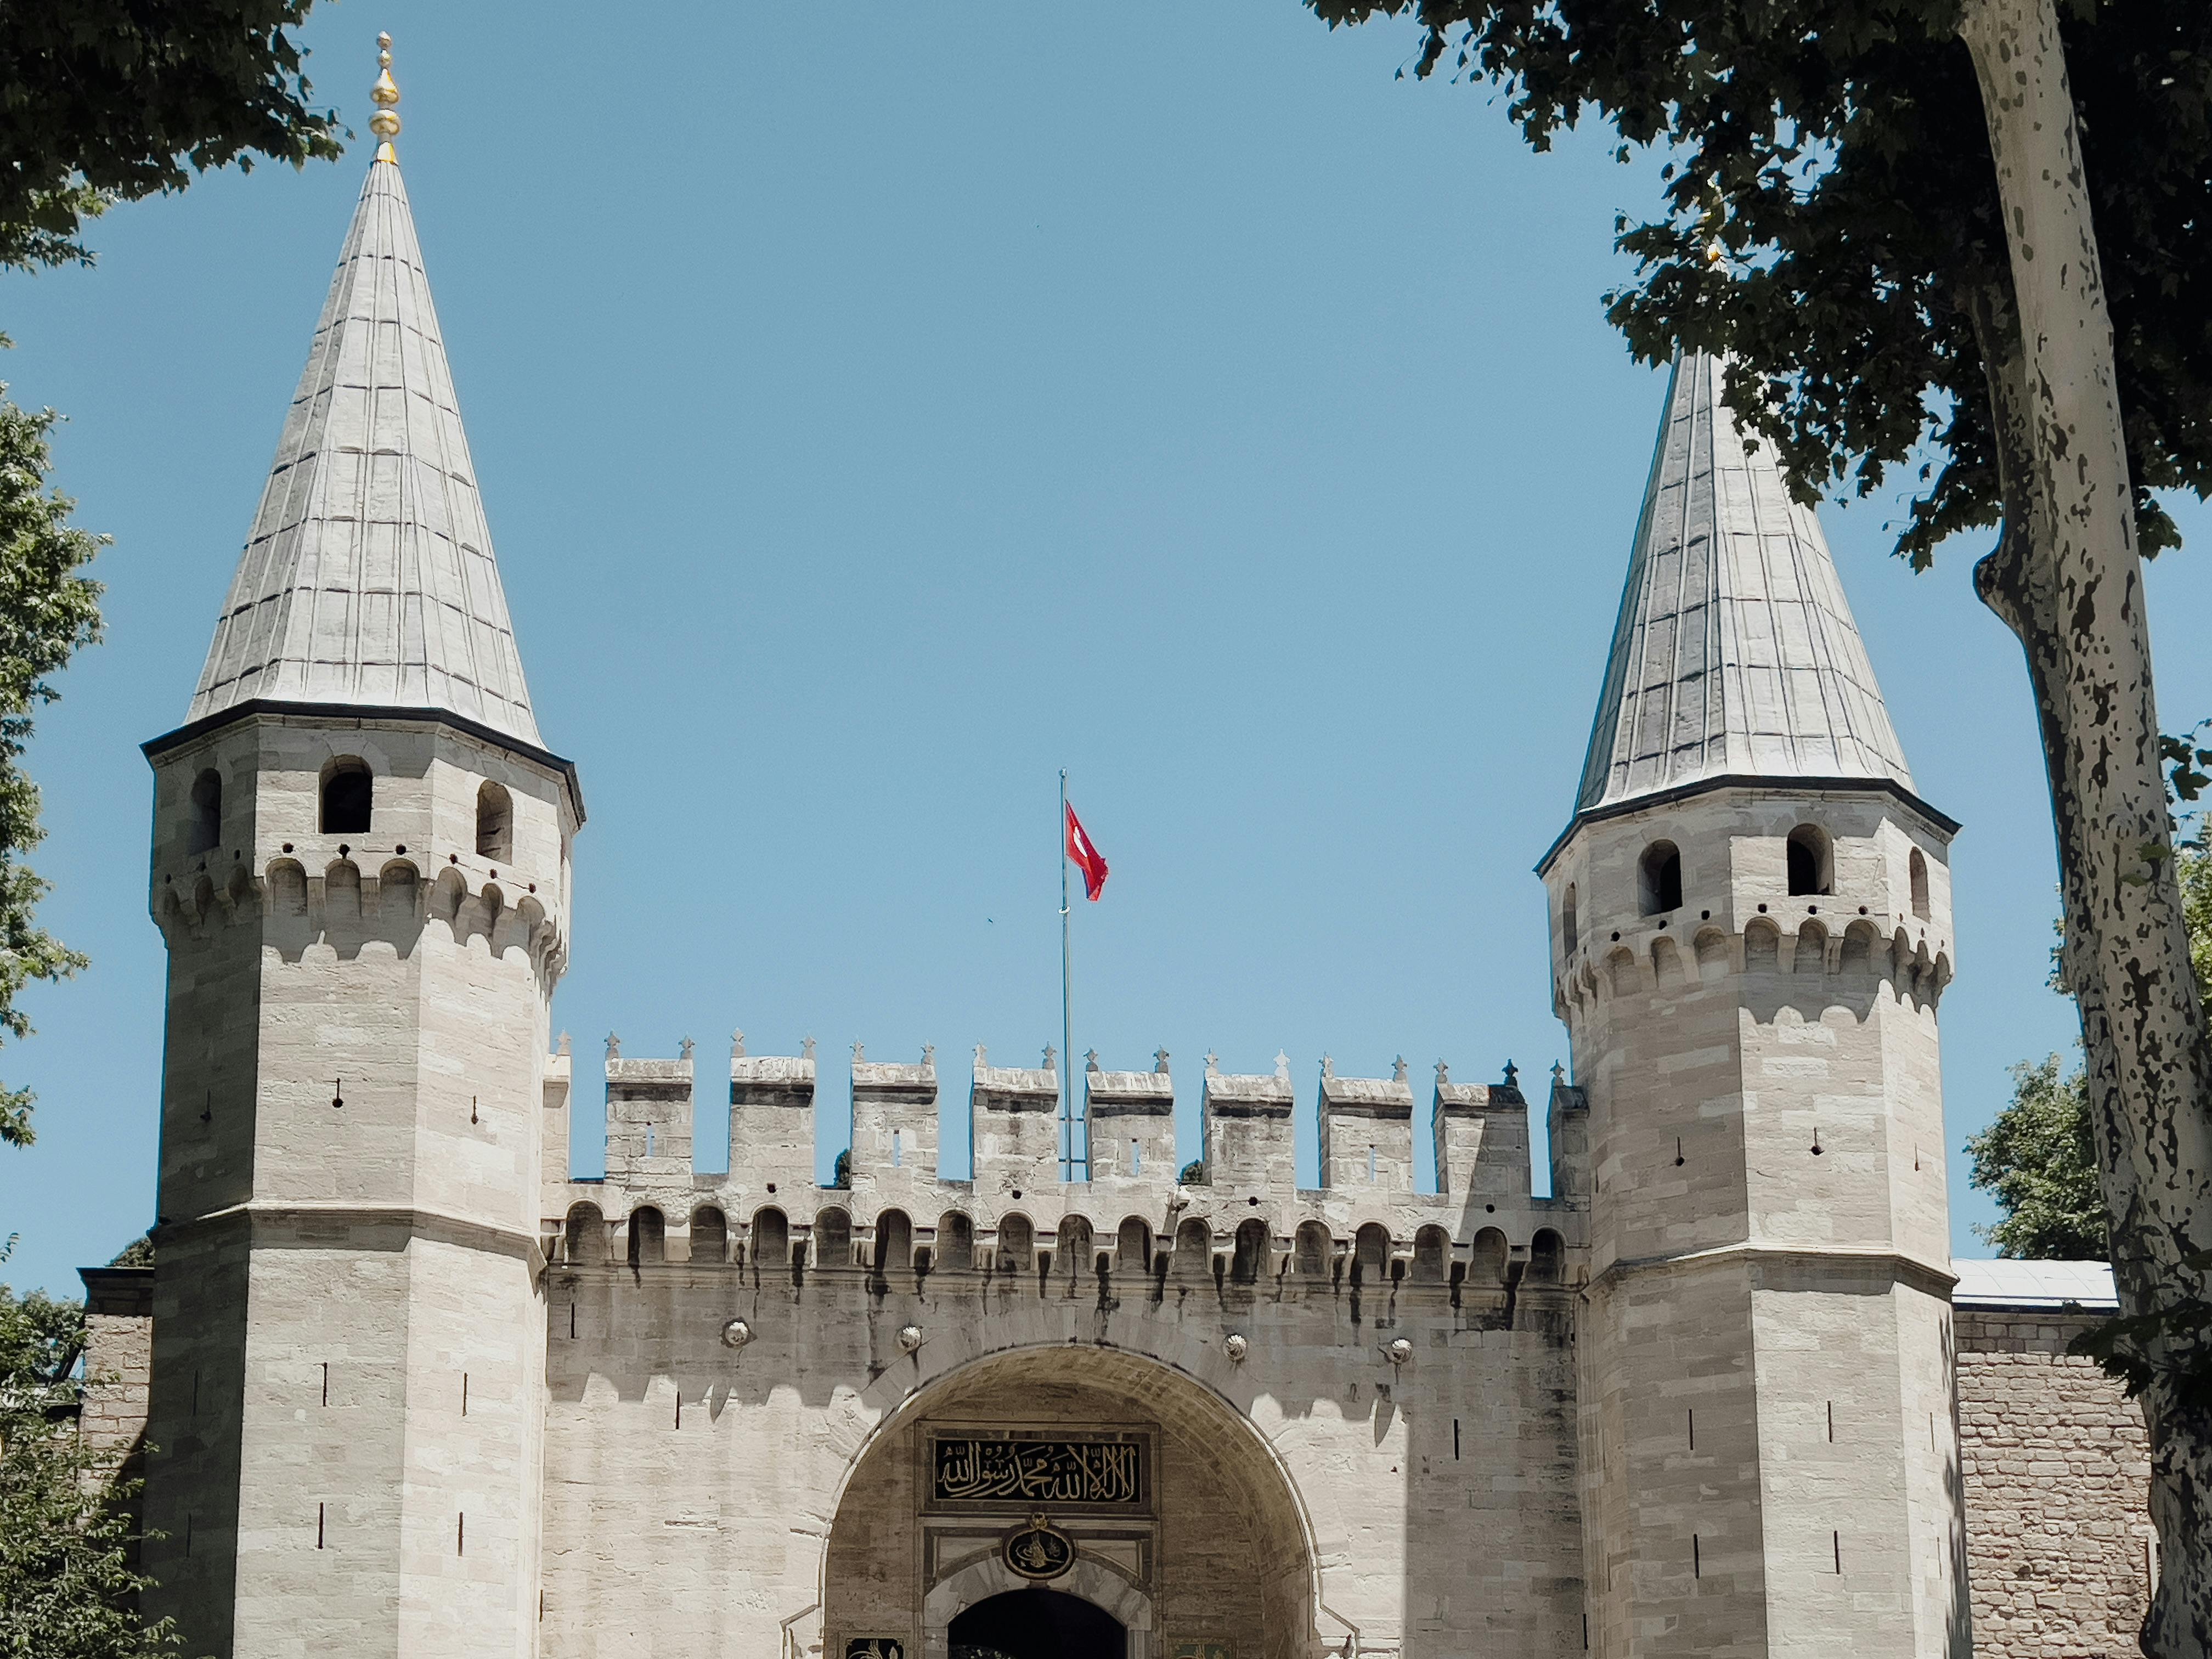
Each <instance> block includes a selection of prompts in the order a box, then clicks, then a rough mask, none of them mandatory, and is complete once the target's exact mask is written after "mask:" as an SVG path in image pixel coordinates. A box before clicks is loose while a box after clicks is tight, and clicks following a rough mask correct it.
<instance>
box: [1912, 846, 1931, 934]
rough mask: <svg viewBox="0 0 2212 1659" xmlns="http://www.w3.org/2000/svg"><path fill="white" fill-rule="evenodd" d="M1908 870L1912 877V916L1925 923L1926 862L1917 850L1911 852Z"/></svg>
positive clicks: (1926, 899)
mask: <svg viewBox="0 0 2212 1659" xmlns="http://www.w3.org/2000/svg"><path fill="white" fill-rule="evenodd" d="M1910 868H1911V876H1912V914H1913V915H1916V916H1917V917H1919V918H1920V920H1921V921H1927V920H1928V860H1926V859H1924V858H1923V857H1922V856H1921V855H1920V853H1919V851H1918V849H1917V848H1915V849H1914V851H1913V854H1912V863H1911V866H1910Z"/></svg>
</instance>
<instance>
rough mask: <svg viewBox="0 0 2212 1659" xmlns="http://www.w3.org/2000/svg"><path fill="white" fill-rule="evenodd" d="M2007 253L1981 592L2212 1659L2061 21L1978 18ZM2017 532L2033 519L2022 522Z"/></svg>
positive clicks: (2142, 663) (2170, 1157) (2122, 575)
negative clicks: (2008, 691) (2027, 715)
mask: <svg viewBox="0 0 2212 1659" xmlns="http://www.w3.org/2000/svg"><path fill="white" fill-rule="evenodd" d="M1960 35H1961V36H1962V38H1963V39H1964V40H1965V41H1966V46H1967V48H1968V50H1969V51H1970V52H1972V56H1973V60H1974V67H1975V70H1976V72H1977V74H1978V76H1979V78H1980V82H1981V88H1982V102H1983V108H1984V114H1985V115H1986V118H1987V120H1988V125H1989V133H1990V150H1991V153H1992V154H1993V155H1994V157H1995V159H1996V172H1997V184H1998V191H1999V197H2000V199H2001V201H2002V204H2003V210H2004V216H2005V229H2006V234H2007V237H2008V242H2009V245H2010V252H2011V259H2012V276H2013V293H2012V295H2011V296H2009V297H2010V299H2011V300H2012V301H2013V302H2014V304H2015V306H2016V307H2017V308H2016V311H2015V312H2014V313H2012V315H2011V316H2010V317H2007V316H2006V315H2005V314H2004V313H2003V304H2002V300H1986V299H1985V301H1984V303H1983V305H1982V306H1981V307H1980V308H1979V309H1978V312H1977V325H1978V328H1979V329H1980V331H1982V332H1983V334H1984V347H1985V349H1986V350H1987V351H1988V354H1989V355H1988V361H1989V373H1990V392H1991V403H1992V409H1993V412H1994V413H1995V415H1996V427H1997V435H1998V446H1999V453H2000V456H2001V459H2002V470H2003V471H2004V473H2005V475H2006V476H2005V479H2004V499H2005V508H2006V518H2005V530H2004V534H2003V538H2002V540H2001V542H2000V544H1999V545H1998V548H1997V550H1996V552H1995V553H1994V554H1992V555H1991V556H1990V558H1989V559H1988V560H1986V561H1984V565H1983V567H1982V568H1981V570H1980V571H1979V572H1978V581H1979V585H1980V587H1981V591H1982V592H1983V595H1984V598H1985V599H1988V600H1989V602H1990V605H1991V607H1992V609H1994V610H1995V611H1996V612H1997V613H1998V615H2000V616H2001V617H2003V618H2004V620H2005V622H2006V623H2007V624H2008V625H2009V626H2010V627H2011V628H2012V629H2013V630H2014V631H2015V633H2016V634H2017V635H2019V636H2020V640H2021V645H2022V646H2023V647H2025V649H2026V652H2027V664H2028V673H2029V677H2030V678H2031V680H2032V681H2033V684H2034V688H2035V693H2036V699H2037V705H2038V714H2039V718H2040V720H2041V724H2042V732H2043V739H2044V750H2045V762H2046V764H2047V767H2048V769H2049V772H2050V778H2051V805H2052V811H2053V817H2054V821H2055V823H2056V826H2057V836H2058V854H2059V861H2060V866H2061V869H2062V872H2063V877H2064V889H2065V902H2066V942H2065V946H2064V949H2063V953H2062V957H2061V969H2062V971H2063V975H2064V977H2065V980H2066V982H2067V986H2068V988H2069V990H2071V991H2072V992H2073V993H2074V995H2075V998H2076V999H2077V1000H2079V1002H2080V1004H2081V1032H2082V1044H2083V1048H2084V1051H2085V1054H2086V1055H2087V1072H2088V1079H2089V1092H2090V1098H2091V1100H2092V1102H2093V1105H2094V1108H2095V1109H2096V1112H2097V1117H2098V1129H2099V1154H2100V1156H2099V1163H2100V1169H2101V1172H2102V1176H2103V1180H2104V1189H2105V1200H2106V1208H2107V1210H2108V1212H2109V1214H2110V1220H2111V1225H2112V1267H2113V1272H2114V1276H2115V1278H2116V1279H2117V1281H2118V1288H2119V1295H2120V1304H2121V1310H2122V1314H2123V1317H2124V1319H2125V1320H2128V1321H2130V1322H2132V1323H2130V1324H2129V1325H2127V1326H2125V1327H2124V1330H2125V1331H2126V1333H2127V1334H2126V1337H2125V1340H2124V1341H2123V1343H2122V1345H2121V1352H2122V1354H2123V1356H2124V1357H2125V1358H2130V1359H2131V1360H2133V1361H2134V1362H2135V1369H2136V1377H2137V1378H2138V1380H2142V1381H2144V1382H2145V1383H2146V1386H2145V1387H2144V1389H2143V1390H2142V1396H2141V1399H2142V1407H2143V1414H2144V1418H2145V1419H2146V1421H2147V1423H2148V1428H2149V1431H2150V1443H2151V1457H2152V1470H2151V1492H2150V1508H2151V1519H2152V1522H2154V1524H2155V1525H2156V1527H2157V1528H2158V1531H2159V1538H2160V1565H2161V1569H2162V1571H2161V1575H2160V1588H2159V1593H2158V1595H2157V1596H2156V1598H2155V1599H2154V1601H2153V1604H2152V1607H2151V1613H2150V1617H2149V1619H2148V1620H2147V1621H2146V1623H2145V1625H2144V1627H2143V1635H2142V1644H2143V1648H2144V1650H2145V1651H2146V1652H2148V1653H2151V1654H2154V1655H2157V1656H2160V1659H2208V1656H2212V1370H2208V1364H2212V1359H2209V1358H2208V1353H2207V1348H2208V1345H2212V1332H2208V1331H2207V1330H2206V1329H2205V1328H2204V1327H2203V1325H2202V1323H2201V1322H2197V1323H2192V1316H2193V1315H2195V1314H2197V1313H2201V1312H2202V1311H2203V1308H2204V1297H2206V1294H2207V1282H2206V1281H2207V1278H2208V1275H2207V1273H2205V1271H2204V1270H2203V1267H2202V1266H2199V1265H2192V1261H2191V1258H2195V1259H2196V1261H2197V1262H2198V1263H2201V1262H2202V1261H2203V1260H2204V1259H2205V1258H2204V1253H2205V1252H2206V1251H2208V1250H2212V1048H2208V1046H2207V1040H2206V1031H2205V1025H2204V1017H2203V1006H2202V1004H2201V1003H2200V1002H2199V1000H2198V996H2197V982H2196V977H2195V975H2194V973H2193V972H2192V970H2191V966H2190V959H2189V939H2188V933H2187V930H2186V928H2185V926H2184V924H2183V920H2182V909H2181V896H2180V890H2179V885H2178V884H2177V882H2176V879H2175V873H2174V865H2173V847H2172V830H2171V827H2170V823H2169V820H2168V817H2167V811H2166V789H2165V777H2164V774H2163V770H2162V768H2161V765H2160V751H2159V744H2158V717H2157V712H2156V709H2155V707H2154V701H2153V696H2152V685H2151V663H2150V636H2149V632H2148V628H2147V626H2146V623H2145V617H2144V611H2143V592H2142V563H2141V561H2140V559H2139V557H2138V556H2137V553H2136V527H2135V513H2134V507H2133V501H2132V497H2131V495H2130V480H2129V473H2128V464H2127V453H2126V446H2125V439H2124V434H2123V431H2122V428H2121V425H2120V411H2119V404H2118V396H2117V394H2116V392H2115V389H2114V388H2115V377H2114V372H2113V363H2112V322H2111V319H2110V317H2109V315H2108V314H2107V313H2106V305H2105V292H2104V283H2103V277H2102V274H2101V272H2100V268H2099V265H2098V259H2097V246H2096V237H2095V233H2094V230H2093V228H2092V225H2091V222H2090V214H2089V197H2088V193H2087V190H2086V188H2085V187H2084V183H2083V179H2082V173H2081V145H2080V140H2079V135H2078V133H2077V131H2076V130H2075V118H2074V105H2073V99H2072V94H2071V93H2070V91H2069V88H2068V86H2067V82H2066V65H2065V59H2064V54H2063V50H2062V47H2061V46H2060V41H2059V34H2058V20H2057V11H2056V9H2055V5H2054V3H2053V0H1967V3H1966V12H1965V15H1964V18H1963V20H1962V21H1961V23H1960ZM2016 520H2024V521H2025V522H2018V521H2016Z"/></svg>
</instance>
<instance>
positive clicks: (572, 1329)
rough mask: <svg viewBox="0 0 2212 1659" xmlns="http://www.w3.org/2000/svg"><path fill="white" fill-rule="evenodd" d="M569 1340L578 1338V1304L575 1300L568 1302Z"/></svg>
mask: <svg viewBox="0 0 2212 1659" xmlns="http://www.w3.org/2000/svg"><path fill="white" fill-rule="evenodd" d="M568 1340H570V1341H571V1342H573V1341H574V1340H576V1304H574V1303H573V1302H571V1303H570V1304H568Z"/></svg>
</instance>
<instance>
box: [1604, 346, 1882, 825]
mask: <svg viewBox="0 0 2212 1659" xmlns="http://www.w3.org/2000/svg"><path fill="white" fill-rule="evenodd" d="M1732 775H1777V776H1795V777H1822V778H1862V777H1863V778H1867V779H1870V780H1889V781H1894V782H1896V783H1898V784H1900V785H1902V786H1904V787H1905V788H1907V789H1910V788H1911V786H1912V778H1911V773H1910V772H1909V771H1907V769H1906V768H1905V751H1904V750H1903V749H1902V748H1901V747H1900V746H1899V743H1898V741H1897V733H1896V732H1894V731H1893V729H1892V728H1891V726H1890V723H1889V713H1888V710H1887V709H1886V708H1884V707H1883V706H1882V700H1881V689H1880V688H1879V687H1878V686H1877V685H1876V684H1875V678H1874V669H1873V667H1872V665H1870V664H1869V662H1868V660H1867V653H1866V646H1865V644H1864V642H1863V641H1862V640H1861V639H1860V638H1859V630H1858V624H1857V623H1855V622H1854V621H1852V619H1851V611H1850V605H1849V604H1847V603H1846V602H1845V600H1844V591H1843V586H1842V584H1841V583H1840V582H1839V581H1838V579H1837V575H1836V566H1835V561H1834V559H1833V558H1832V556H1830V554H1829V552H1828V544H1827V543H1826V540H1825V539H1823V538H1822V537H1821V534H1820V522H1819V520H1816V519H1815V518H1814V515H1813V513H1812V512H1811V511H1810V510H1809V509H1808V508H1806V507H1801V506H1799V505H1798V504H1797V503H1796V501H1792V500H1791V499H1790V491H1789V488H1788V485H1787V484H1786V483H1784V479H1783V476H1782V471H1781V469H1780V467H1779V466H1778V465H1777V463H1776V459H1775V456H1774V453H1773V448H1772V446H1771V445H1766V446H1763V447H1760V448H1759V449H1757V450H1755V451H1754V450H1753V449H1752V448H1750V447H1747V444H1746V442H1745V440H1744V438H1743V436H1742V435H1741V433H1739V432H1738V431H1737V429H1736V426H1735V420H1734V419H1733V418H1732V416H1730V415H1729V410H1728V406H1727V404H1725V403H1724V402H1723V400H1722V395H1721V363H1720V360H1719V359H1717V358H1716V357H1712V356H1707V355H1705V354H1704V353H1701V352H1693V353H1690V354H1687V355H1685V356H1680V357H1677V358H1676V360H1675V362H1674V378H1673V380H1672V381H1671V382H1670V384H1669V385H1668V390H1667V414H1666V418H1665V420H1664V422H1662V425H1661V427H1660V430H1659V447H1658V453H1656V456H1655V457H1654V458H1653V460H1652V464H1651V477H1650V483H1649V484H1648V486H1647V487H1646V489H1645V491H1644V513H1643V516H1642V518H1641V520H1639V521H1638V525H1637V527H1636V544H1635V548H1634V550H1633V553H1632V556H1631V559H1630V561H1629V567H1628V586H1627V590H1626V592H1624V593H1623V594H1622V596H1621V602H1620V621H1619V622H1618V623H1616V624H1615V626H1614V629H1613V654H1612V659H1611V660H1610V661H1609V662H1608V664H1607V668H1606V677H1605V690H1604V692H1603V693H1602V695H1601V696H1600V697H1599V699H1598V708H1597V720H1596V722H1595V726H1593V728H1592V730H1591V732H1590V745H1589V757H1588V758H1587V760H1585V762H1584V763H1583V781H1582V788H1581V791H1580V793H1579V794H1578V795H1577V799H1576V803H1575V805H1576V810H1577V811H1590V810H1591V809H1593V808H1596V807H1601V806H1609V805H1613V804H1615V803H1617V802H1621V801H1626V800H1632V799H1636V798H1638V797H1640V796H1644V795H1650V794H1656V793H1660V792H1662V791H1663V790H1668V789H1673V788H1678V787H1681V786H1683V785H1685V784H1692V783H1697V782H1699V781H1702V780H1704V779H1707V778H1716V777H1726V776H1732Z"/></svg>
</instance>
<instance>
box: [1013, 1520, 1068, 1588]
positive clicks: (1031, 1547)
mask: <svg viewBox="0 0 2212 1659" xmlns="http://www.w3.org/2000/svg"><path fill="white" fill-rule="evenodd" d="M1006 1565H1007V1566H1008V1567H1009V1568H1011V1569H1012V1571H1015V1572H1018V1573H1019V1574H1020V1575H1021V1576H1022V1577H1024V1578H1033V1579H1045V1578H1057V1577H1060V1574H1062V1573H1063V1572H1066V1571H1067V1570H1068V1569H1069V1568H1070V1567H1072V1566H1073V1565H1075V1541H1074V1540H1073V1539H1072V1538H1070V1537H1069V1536H1068V1535H1067V1534H1066V1533H1064V1532H1062V1531H1061V1530H1060V1528H1057V1527H1055V1526H1054V1525H1053V1524H1052V1522H1049V1521H1048V1520H1046V1519H1045V1518H1044V1516H1042V1515H1033V1516H1030V1523H1029V1525H1027V1526H1026V1527H1018V1528H1015V1529H1014V1530H1013V1531H1012V1532H1010V1533H1008V1534H1006Z"/></svg>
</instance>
